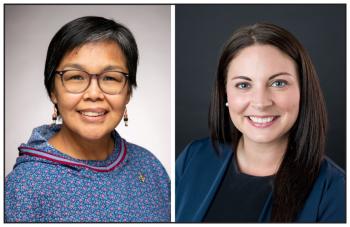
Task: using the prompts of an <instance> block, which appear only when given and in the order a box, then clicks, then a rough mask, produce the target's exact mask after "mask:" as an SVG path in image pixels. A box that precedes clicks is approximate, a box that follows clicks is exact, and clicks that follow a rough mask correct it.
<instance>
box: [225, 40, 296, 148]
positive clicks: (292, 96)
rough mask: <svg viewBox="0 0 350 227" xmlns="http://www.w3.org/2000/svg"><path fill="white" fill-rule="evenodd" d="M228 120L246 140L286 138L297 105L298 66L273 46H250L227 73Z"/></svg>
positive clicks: (278, 139)
mask: <svg viewBox="0 0 350 227" xmlns="http://www.w3.org/2000/svg"><path fill="white" fill-rule="evenodd" d="M226 93H227V101H228V108H229V112H230V117H231V120H232V122H233V124H234V125H235V126H236V128H237V129H238V130H239V131H240V132H242V135H243V139H244V140H245V141H251V142H255V143H273V142H280V141H281V140H285V139H287V135H288V132H289V130H290V129H291V127H292V126H293V125H294V123H295V121H296V119H297V117H298V113H299V102H300V88H299V82H298V73H297V67H296V64H295V62H294V61H293V59H291V58H290V57H289V56H288V55H286V54H284V53H283V52H282V51H280V50H279V49H278V48H276V47H274V46H272V45H252V46H249V47H246V48H244V49H242V50H241V51H240V52H239V53H238V55H237V56H236V57H234V58H233V59H232V60H231V62H230V64H229V66H228V72H227V82H226Z"/></svg>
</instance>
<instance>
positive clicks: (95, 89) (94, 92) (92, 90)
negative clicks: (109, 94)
mask: <svg viewBox="0 0 350 227" xmlns="http://www.w3.org/2000/svg"><path fill="white" fill-rule="evenodd" d="M103 98H104V93H103V91H102V90H101V88H100V87H99V85H98V79H97V78H96V76H93V77H92V78H91V81H90V84H89V87H88V88H87V89H86V91H85V92H84V99H90V100H93V101H96V100H101V99H103Z"/></svg>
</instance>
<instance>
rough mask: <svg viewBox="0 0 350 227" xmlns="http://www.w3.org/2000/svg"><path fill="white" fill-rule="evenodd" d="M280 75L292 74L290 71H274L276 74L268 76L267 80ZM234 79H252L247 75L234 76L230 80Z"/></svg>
mask: <svg viewBox="0 0 350 227" xmlns="http://www.w3.org/2000/svg"><path fill="white" fill-rule="evenodd" d="M281 75H286V76H292V75H291V74H290V73H287V72H279V73H276V74H273V75H272V76H270V77H269V80H272V79H274V78H275V77H278V76H281ZM236 79H242V80H248V81H252V79H251V78H249V77H247V76H235V77H233V78H232V79H231V80H236Z"/></svg>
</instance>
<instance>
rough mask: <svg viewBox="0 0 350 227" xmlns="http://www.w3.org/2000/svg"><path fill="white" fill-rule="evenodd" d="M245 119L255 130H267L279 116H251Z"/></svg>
mask: <svg viewBox="0 0 350 227" xmlns="http://www.w3.org/2000/svg"><path fill="white" fill-rule="evenodd" d="M246 118H247V120H248V122H249V123H250V124H251V125H252V126H254V127H256V128H268V127H270V126H272V125H273V124H274V123H275V122H276V121H277V119H278V118H279V116H278V115H270V116H257V115H252V116H247V117H246Z"/></svg>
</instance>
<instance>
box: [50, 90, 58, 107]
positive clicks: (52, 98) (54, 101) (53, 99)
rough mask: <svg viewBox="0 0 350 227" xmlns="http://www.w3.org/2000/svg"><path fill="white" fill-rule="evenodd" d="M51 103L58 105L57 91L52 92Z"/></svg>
mask: <svg viewBox="0 0 350 227" xmlns="http://www.w3.org/2000/svg"><path fill="white" fill-rule="evenodd" d="M50 98H51V101H52V102H53V103H54V104H57V96H56V92H55V90H53V91H51V96H50Z"/></svg>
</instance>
